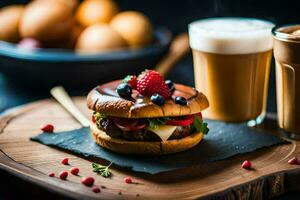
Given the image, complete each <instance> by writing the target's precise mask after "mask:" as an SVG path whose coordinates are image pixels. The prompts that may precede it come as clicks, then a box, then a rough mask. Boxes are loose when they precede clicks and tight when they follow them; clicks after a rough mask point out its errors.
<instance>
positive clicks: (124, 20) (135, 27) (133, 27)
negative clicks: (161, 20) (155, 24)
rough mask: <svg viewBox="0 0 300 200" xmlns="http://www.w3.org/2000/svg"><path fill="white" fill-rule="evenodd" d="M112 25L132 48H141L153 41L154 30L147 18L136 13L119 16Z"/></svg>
mask: <svg viewBox="0 0 300 200" xmlns="http://www.w3.org/2000/svg"><path fill="white" fill-rule="evenodd" d="M110 25H111V26H112V27H113V28H114V29H115V30H117V31H118V32H119V34H120V35H121V36H122V37H123V38H124V39H125V40H126V41H127V43H128V44H129V45H130V46H131V47H141V46H145V45H147V44H150V43H151V42H152V41H153V29H152V25H151V22H150V20H149V18H148V17H147V16H145V15H144V14H142V13H140V12H136V11H125V12H121V13H119V14H117V15H116V16H115V17H114V18H113V19H112V20H111V22H110Z"/></svg>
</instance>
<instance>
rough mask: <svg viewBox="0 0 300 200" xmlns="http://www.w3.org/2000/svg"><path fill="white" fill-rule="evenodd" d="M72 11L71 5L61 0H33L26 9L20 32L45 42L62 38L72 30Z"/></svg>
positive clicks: (24, 36) (23, 35) (22, 34)
mask: <svg viewBox="0 0 300 200" xmlns="http://www.w3.org/2000/svg"><path fill="white" fill-rule="evenodd" d="M72 12H73V10H72V8H71V7H70V6H66V5H65V4H63V3H60V2H59V1H54V0H51V1H45V0H37V1H33V2H31V3H29V4H28V5H27V6H26V8H25V10H24V14H23V16H22V19H21V22H20V34H21V36H22V37H23V38H27V37H29V38H34V39H37V40H39V41H42V42H45V43H47V42H53V41H58V40H62V39H63V38H66V37H68V36H69V35H70V32H71V30H72V26H73V17H72Z"/></svg>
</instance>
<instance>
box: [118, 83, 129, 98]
mask: <svg viewBox="0 0 300 200" xmlns="http://www.w3.org/2000/svg"><path fill="white" fill-rule="evenodd" d="M117 93H118V95H119V96H120V97H123V98H129V97H131V93H132V89H131V87H130V85H129V84H127V83H121V84H120V85H118V87H117Z"/></svg>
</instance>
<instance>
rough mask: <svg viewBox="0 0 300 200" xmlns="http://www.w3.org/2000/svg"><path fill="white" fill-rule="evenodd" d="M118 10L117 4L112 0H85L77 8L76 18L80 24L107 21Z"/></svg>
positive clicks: (87, 24) (85, 24)
mask: <svg viewBox="0 0 300 200" xmlns="http://www.w3.org/2000/svg"><path fill="white" fill-rule="evenodd" d="M118 12H119V7H118V5H117V4H116V3H115V2H114V1H113V0H85V1H83V2H82V3H81V4H80V6H79V7H78V9H77V12H76V19H77V22H78V23H79V24H81V25H82V26H85V27H87V26H90V25H93V24H97V23H109V22H110V20H111V19H112V18H113V17H114V16H115V15H116V14H117V13H118Z"/></svg>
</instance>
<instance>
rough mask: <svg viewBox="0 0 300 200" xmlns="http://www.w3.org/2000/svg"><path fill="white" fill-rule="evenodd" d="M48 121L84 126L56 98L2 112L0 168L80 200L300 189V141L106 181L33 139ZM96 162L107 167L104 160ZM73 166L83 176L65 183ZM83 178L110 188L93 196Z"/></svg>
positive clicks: (238, 195) (86, 163)
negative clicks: (297, 159)
mask: <svg viewBox="0 0 300 200" xmlns="http://www.w3.org/2000/svg"><path fill="white" fill-rule="evenodd" d="M74 101H75V103H76V105H77V106H78V107H79V108H80V110H81V111H82V112H83V113H84V114H85V115H86V116H90V114H91V112H90V111H88V109H87V108H86V105H85V98H83V97H78V98H74ZM45 123H51V124H54V125H55V130H56V131H66V130H72V129H76V128H80V124H79V123H78V122H77V121H75V120H74V119H73V118H72V117H71V116H70V114H69V113H68V112H66V111H65V110H64V109H63V108H62V107H61V106H60V105H59V104H58V103H57V102H55V101H54V100H42V101H38V102H34V103H31V104H28V105H25V106H21V107H17V108H14V109H11V110H9V111H7V112H6V113H5V114H3V115H2V116H1V117H0V133H1V134H0V150H1V151H0V168H1V169H2V170H5V171H7V173H11V174H13V175H15V176H16V177H19V178H21V179H24V180H27V181H30V182H34V183H36V184H38V185H39V186H41V187H45V188H47V189H48V190H51V191H54V192H55V193H57V194H61V195H64V196H69V197H72V198H78V199H94V198H95V199H96V198H103V199H196V198H219V199H264V198H265V197H273V196H276V195H280V194H283V193H285V192H287V191H292V190H299V189H300V188H299V187H300V186H299V181H300V166H299V165H289V164H288V163H287V161H288V159H290V158H291V157H293V156H300V142H299V141H292V142H291V143H289V144H285V145H279V146H275V147H271V148H264V149H261V150H258V151H255V152H253V153H249V154H244V155H238V156H234V157H232V158H230V159H226V160H223V161H218V162H213V163H210V164H203V165H199V166H195V167H192V168H188V169H181V170H177V171H173V172H168V173H163V174H157V175H150V174H144V173H134V172H131V171H129V170H125V169H120V168H116V166H112V174H113V175H112V177H111V178H104V177H102V176H100V175H97V174H95V173H94V172H92V167H91V162H92V161H91V160H87V159H85V158H82V157H79V156H77V155H74V154H70V153H67V152H65V151H62V150H58V149H55V148H52V147H49V146H45V145H42V144H39V143H37V142H33V141H30V140H29V138H30V137H31V136H34V135H37V134H38V133H39V132H40V130H39V127H40V125H42V124H45ZM274 134H277V133H276V132H275V133H274ZM64 157H69V159H70V165H62V164H61V163H60V161H61V160H62V158H64ZM245 159H249V160H251V161H252V163H253V165H254V170H245V169H243V168H241V162H242V161H243V160H245ZM97 162H99V163H102V164H106V163H104V161H101V160H97ZM73 166H76V167H79V168H80V176H74V175H69V176H68V178H67V180H66V181H63V180H60V179H59V178H57V174H58V173H59V172H60V171H63V170H67V171H68V170H69V169H70V168H71V167H73ZM52 171H53V172H55V174H56V177H54V178H51V177H49V176H48V174H49V172H52ZM82 176H93V177H95V179H96V180H95V185H98V186H105V187H106V188H105V189H102V190H101V193H93V192H92V189H91V188H90V187H86V186H84V185H82V184H81V183H80V179H81V177H82ZM126 176H131V177H132V178H133V180H134V182H136V183H137V184H126V183H124V181H123V179H124V177H126Z"/></svg>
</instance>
